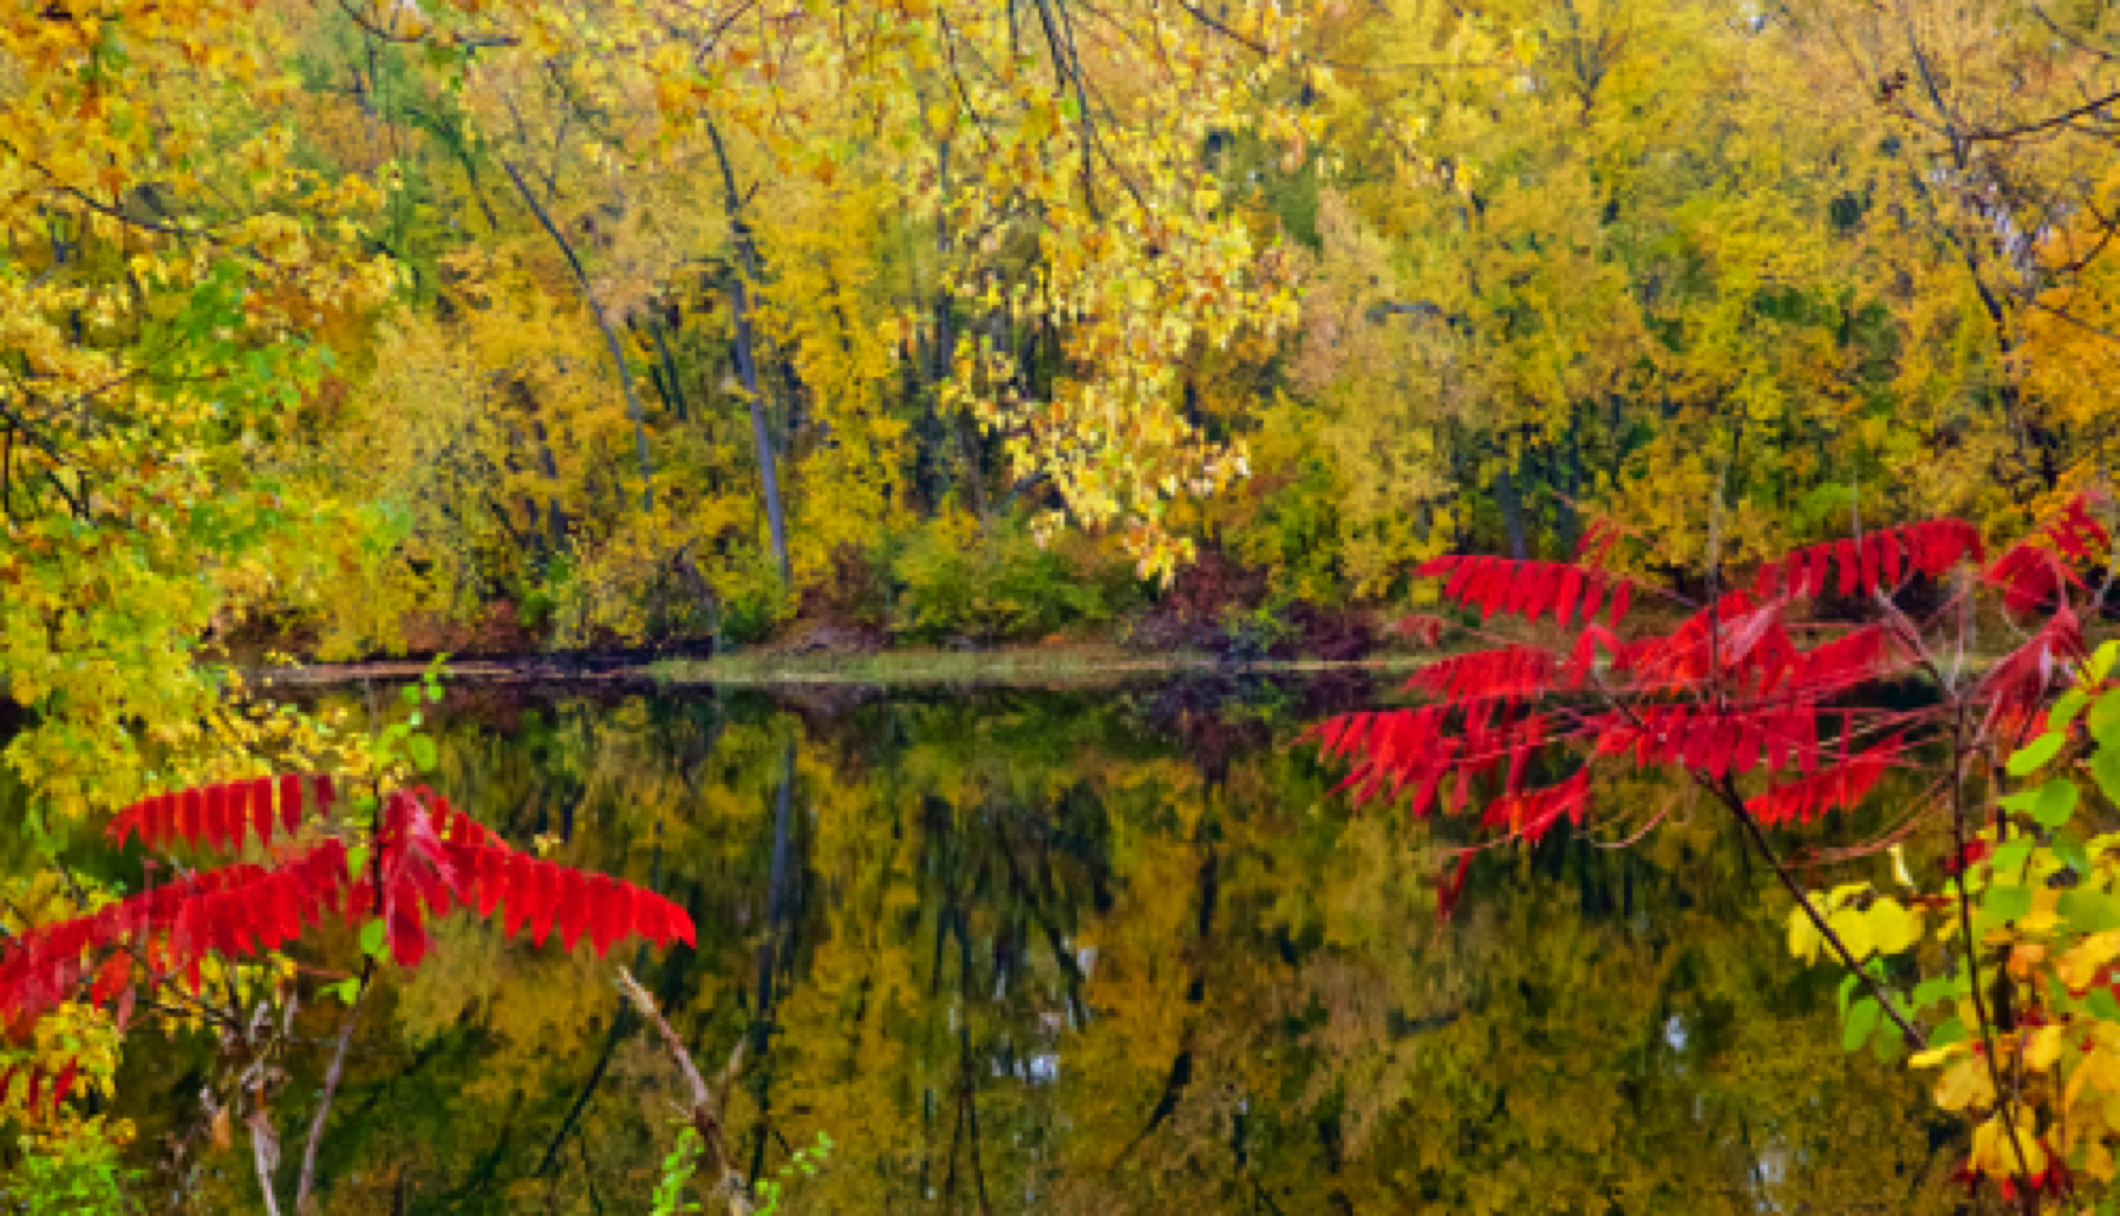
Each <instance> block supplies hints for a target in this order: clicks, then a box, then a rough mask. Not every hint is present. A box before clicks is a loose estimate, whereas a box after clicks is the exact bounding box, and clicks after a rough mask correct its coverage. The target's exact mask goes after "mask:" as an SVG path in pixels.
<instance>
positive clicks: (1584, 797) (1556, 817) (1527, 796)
mask: <svg viewBox="0 0 2120 1216" xmlns="http://www.w3.org/2000/svg"><path fill="white" fill-rule="evenodd" d="M1589 811H1590V770H1589V769H1587V768H1583V769H1577V770H1576V772H1575V775H1574V776H1573V777H1570V778H1568V779H1567V780H1566V781H1563V782H1561V783H1560V784H1559V785H1556V786H1553V787H1551V788H1548V789H1542V790H1531V791H1529V792H1526V793H1518V794H1506V795H1504V796H1502V797H1500V798H1497V799H1495V800H1494V801H1493V802H1490V803H1488V804H1487V813H1486V814H1484V815H1482V816H1481V817H1480V826H1481V827H1483V828H1506V829H1508V830H1509V831H1510V832H1511V833H1512V834H1515V835H1519V836H1522V837H1523V838H1524V839H1525V840H1527V841H1530V842H1531V843H1532V844H1537V843H1538V842H1539V840H1540V839H1541V838H1542V837H1544V836H1545V834H1546V833H1547V831H1548V830H1550V829H1551V828H1552V827H1553V825H1554V824H1556V823H1558V822H1560V818H1561V816H1563V815H1566V816H1567V817H1568V820H1569V822H1571V823H1573V824H1575V826H1577V827H1581V826H1582V825H1583V817H1584V816H1585V815H1587V814H1589Z"/></svg>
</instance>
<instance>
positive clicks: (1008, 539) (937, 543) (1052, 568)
mask: <svg viewBox="0 0 2120 1216" xmlns="http://www.w3.org/2000/svg"><path fill="white" fill-rule="evenodd" d="M891 573H892V578H893V580H894V581H895V582H896V584H897V585H898V589H899V590H898V595H897V613H896V617H897V619H896V626H897V629H898V632H900V633H902V634H905V635H907V636H910V637H913V638H916V639H919V640H922V641H930V642H941V641H950V640H954V639H958V638H966V639H970V640H973V641H977V642H982V643H991V642H1001V641H1009V640H1019V639H1025V638H1035V637H1042V636H1044V635H1046V634H1050V633H1054V632H1057V631H1059V630H1063V629H1066V628H1069V627H1071V626H1076V625H1084V624H1094V623H1097V622H1101V621H1106V620H1109V619H1110V618H1111V617H1112V615H1113V613H1114V612H1115V611H1116V610H1117V609H1118V608H1119V607H1121V606H1122V605H1123V603H1124V602H1125V601H1126V599H1127V598H1129V597H1131V596H1132V595H1133V594H1135V593H1134V592H1133V590H1132V582H1133V580H1132V576H1131V574H1130V573H1129V572H1128V571H1127V569H1126V568H1125V567H1124V566H1123V564H1119V563H1115V562H1114V561H1112V560H1110V559H1109V558H1107V557H1105V556H1104V555H1103V554H1102V553H1101V551H1100V550H1099V549H1098V548H1097V546H1096V545H1095V544H1094V543H1091V542H1085V541H1083V540H1081V539H1080V538H1064V539H1063V540H1061V541H1058V542H1055V543H1054V544H1053V545H1051V546H1041V545H1039V544H1038V543H1037V541H1036V540H1034V539H1033V538H1032V536H1031V533H1030V529H1029V527H1028V526H1026V525H1025V523H1024V522H1023V520H1022V519H1020V518H1018V517H1014V516H1011V517H1006V518H1002V519H997V520H994V521H992V522H991V523H990V524H989V525H988V526H987V527H986V528H985V529H982V528H980V526H979V524H978V522H977V521H976V520H974V519H972V518H971V517H969V516H966V515H961V514H960V515H947V516H943V517H942V518H940V519H937V520H935V521H933V522H931V523H928V524H926V525H924V526H922V527H921V528H920V529H919V530H918V531H917V532H915V533H914V534H913V535H912V536H911V537H910V538H908V539H907V540H906V541H905V542H904V544H903V546H902V547H900V548H899V549H898V552H897V553H896V555H895V560H894V561H893V562H892V569H891Z"/></svg>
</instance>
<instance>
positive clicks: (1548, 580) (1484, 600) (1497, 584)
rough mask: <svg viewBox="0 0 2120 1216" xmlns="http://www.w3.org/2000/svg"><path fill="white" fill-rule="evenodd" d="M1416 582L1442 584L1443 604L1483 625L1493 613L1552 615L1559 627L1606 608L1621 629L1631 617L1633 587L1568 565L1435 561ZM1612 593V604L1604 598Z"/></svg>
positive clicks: (1485, 559)
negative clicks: (1471, 612)
mask: <svg viewBox="0 0 2120 1216" xmlns="http://www.w3.org/2000/svg"><path fill="white" fill-rule="evenodd" d="M1414 575H1415V576H1416V577H1418V578H1443V577H1445V576H1448V578H1449V581H1448V582H1447V583H1445V584H1444V585H1443V598H1444V599H1446V600H1451V601H1454V602H1456V603H1460V604H1465V605H1468V606H1476V607H1478V608H1479V609H1480V614H1481V619H1482V620H1485V619H1487V618H1490V617H1492V616H1493V615H1494V614H1495V613H1497V612H1500V613H1505V614H1507V615H1510V616H1521V617H1523V618H1524V619H1525V620H1527V621H1536V620H1538V619H1539V618H1540V617H1541V616H1544V615H1546V614H1547V613H1549V612H1550V613H1552V615H1553V620H1554V623H1555V624H1559V625H1566V624H1567V623H1568V622H1569V620H1570V618H1572V617H1574V616H1575V615H1576V614H1577V613H1578V612H1579V613H1581V615H1582V619H1583V620H1584V621H1585V622H1588V621H1589V620H1590V619H1591V618H1592V617H1595V616H1596V615H1597V613H1598V609H1599V607H1600V605H1602V606H1603V607H1604V608H1605V611H1606V616H1607V619H1609V620H1610V621H1611V623H1612V625H1613V626H1614V627H1615V628H1617V627H1618V625H1619V623H1620V622H1621V621H1623V620H1625V619H1626V617H1627V604H1628V601H1629V599H1630V598H1631V597H1632V596H1633V594H1634V585H1633V584H1632V583H1629V582H1627V581H1626V580H1625V579H1620V580H1617V581H1615V580H1613V578H1612V576H1610V575H1608V574H1606V573H1605V572H1604V571H1602V570H1593V569H1589V568H1587V567H1584V566H1577V565H1572V564H1570V563H1567V562H1519V561H1511V560H1509V559H1507V558H1502V557H1457V556H1449V557H1437V558H1431V559H1429V561H1427V562H1426V563H1425V564H1423V565H1422V566H1421V567H1420V568H1419V569H1418V570H1415V571H1414ZM1607 591H1609V592H1610V593H1611V599H1610V601H1607V600H1606V599H1605V595H1606V593H1607Z"/></svg>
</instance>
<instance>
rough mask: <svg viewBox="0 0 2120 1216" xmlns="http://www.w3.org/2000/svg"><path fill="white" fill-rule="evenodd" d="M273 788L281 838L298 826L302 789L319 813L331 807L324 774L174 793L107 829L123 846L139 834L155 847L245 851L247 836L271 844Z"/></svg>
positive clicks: (125, 813)
mask: <svg viewBox="0 0 2120 1216" xmlns="http://www.w3.org/2000/svg"><path fill="white" fill-rule="evenodd" d="M275 788H277V790H278V799H277V801H278V809H279V810H280V813H281V823H282V824H283V826H284V830H285V834H286V835H288V836H293V835H294V834H295V832H296V831H297V830H298V829H299V828H300V827H301V825H302V809H303V801H302V799H303V791H304V790H305V789H306V790H308V791H309V792H310V793H311V794H313V796H314V798H315V805H316V808H317V810H318V812H319V813H320V814H321V813H326V812H329V811H330V810H331V809H332V806H333V804H334V796H333V791H332V785H331V778H330V777H327V776H322V775H316V776H307V777H283V778H281V779H280V780H279V781H278V782H274V781H273V780H272V779H271V778H260V779H257V780H250V781H230V782H224V783H222V784H219V785H209V786H205V787H203V788H199V789H189V790H183V791H181V792H179V793H175V794H156V795H155V796H153V797H151V798H146V799H143V800H141V801H139V802H136V803H134V804H132V805H131V806H129V807H126V808H125V809H124V810H122V811H120V812H118V815H117V818H115V819H113V820H111V823H110V826H109V827H108V828H106V829H105V834H106V835H108V836H109V838H110V840H111V842H112V843H113V844H119V845H122V844H124V843H125V842H126V841H127V840H128V839H129V838H131V837H132V836H133V835H134V834H135V833H137V834H138V835H139V836H140V838H141V839H142V840H144V841H145V842H147V844H148V845H149V846H150V847H152V848H156V849H165V848H168V847H169V846H170V845H171V844H172V843H174V842H178V841H181V842H183V843H184V844H187V845H190V846H192V847H194V848H203V849H213V850H218V851H220V852H236V851H239V850H241V849H242V848H243V845H244V842H245V836H246V833H248V834H252V835H255V836H256V838H257V842H258V843H259V844H260V845H264V844H270V843H271V841H272V823H273V811H274V809H275Z"/></svg>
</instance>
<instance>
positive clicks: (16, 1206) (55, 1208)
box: [0, 1135, 138, 1216]
mask: <svg viewBox="0 0 2120 1216" xmlns="http://www.w3.org/2000/svg"><path fill="white" fill-rule="evenodd" d="M23 1149H24V1156H23V1159H22V1162H21V1164H20V1165H18V1166H16V1167H15V1169H14V1170H13V1171H12V1172H10V1173H9V1174H8V1175H7V1178H6V1180H5V1181H4V1182H0V1212H9V1213H22V1214H23V1216H62V1214H64V1216H124V1214H125V1213H128V1212H133V1211H137V1210H138V1208H137V1206H136V1205H134V1204H132V1203H130V1202H128V1201H127V1200H126V1198H125V1183H126V1182H127V1181H129V1180H131V1179H133V1178H136V1177H138V1173H137V1171H128V1170H125V1169H122V1168H121V1167H120V1166H119V1164H118V1147H117V1145H115V1144H113V1143H111V1142H110V1140H108V1139H106V1138H104V1137H103V1136H99V1135H90V1136H79V1137H75V1138H73V1139H70V1140H67V1141H65V1142H63V1143H61V1144H59V1145H57V1146H56V1147H53V1146H43V1147H40V1146H38V1145H35V1144H33V1143H31V1142H30V1141H27V1140H25V1141H24V1142H23Z"/></svg>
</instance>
